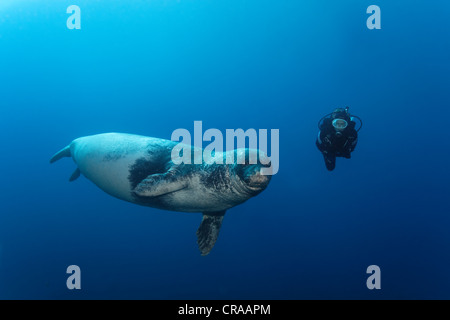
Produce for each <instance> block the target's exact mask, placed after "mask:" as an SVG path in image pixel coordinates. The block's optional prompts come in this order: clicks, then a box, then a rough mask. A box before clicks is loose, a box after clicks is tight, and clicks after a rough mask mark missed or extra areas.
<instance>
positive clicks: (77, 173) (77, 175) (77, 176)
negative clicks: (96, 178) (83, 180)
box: [69, 168, 81, 182]
mask: <svg viewBox="0 0 450 320" xmlns="http://www.w3.org/2000/svg"><path fill="white" fill-rule="evenodd" d="M80 173H81V172H80V169H78V168H76V169H75V171H74V172H73V173H72V175H71V176H70V178H69V181H70V182H72V181H75V180H77V179H78V178H79V177H80Z"/></svg>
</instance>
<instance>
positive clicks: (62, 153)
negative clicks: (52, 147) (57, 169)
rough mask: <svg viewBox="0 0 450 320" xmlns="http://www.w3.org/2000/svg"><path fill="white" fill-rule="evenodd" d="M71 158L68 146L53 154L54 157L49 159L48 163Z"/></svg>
mask: <svg viewBox="0 0 450 320" xmlns="http://www.w3.org/2000/svg"><path fill="white" fill-rule="evenodd" d="M71 156H72V155H71V154H70V145H68V146H67V147H65V148H64V149H62V150H60V151H58V152H57V153H55V155H54V156H53V157H52V158H51V159H50V163H53V162H55V161H58V160H59V159H61V158H65V157H71Z"/></svg>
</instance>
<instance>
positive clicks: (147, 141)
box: [50, 133, 271, 255]
mask: <svg viewBox="0 0 450 320" xmlns="http://www.w3.org/2000/svg"><path fill="white" fill-rule="evenodd" d="M177 144H178V143H177V142H174V141H170V140H164V139H159V138H152V137H144V136H138V135H132V134H124V133H104V134H98V135H93V136H87V137H82V138H78V139H75V140H73V141H72V142H71V143H70V144H69V145H68V146H67V147H65V148H64V149H62V150H61V151H59V152H58V153H56V154H55V155H54V156H53V157H52V159H51V160H50V162H51V163H53V162H55V161H57V160H59V159H61V158H63V157H72V159H73V160H74V161H75V163H76V165H77V169H76V170H75V172H74V173H73V174H72V176H71V177H70V181H73V180H75V179H77V178H78V177H79V176H80V174H83V175H84V176H85V177H86V178H88V179H89V180H91V181H92V182H93V183H95V184H96V185H97V186H98V187H99V188H100V189H102V190H103V191H105V192H107V193H108V194H110V195H112V196H114V197H116V198H119V199H122V200H125V201H129V202H132V203H136V204H139V205H144V206H149V207H153V208H158V209H164V210H172V211H181V212H202V213H203V220H202V223H201V225H200V227H199V229H198V230H197V236H198V241H197V242H198V244H199V248H200V251H201V253H202V255H206V254H208V253H209V252H210V251H211V249H212V247H213V246H214V244H215V241H216V240H217V237H218V234H219V230H220V227H221V224H222V220H223V216H224V214H225V211H226V210H227V209H229V208H232V207H234V206H236V205H238V204H241V203H243V202H244V201H246V200H248V199H250V198H251V197H253V196H255V195H257V194H259V193H260V192H261V191H263V190H264V189H265V188H266V187H267V185H268V184H269V181H270V178H271V177H270V176H267V175H261V174H260V169H261V168H262V167H268V166H270V164H269V165H262V164H261V163H258V164H248V156H249V154H251V153H258V154H259V155H260V157H261V156H264V155H263V154H262V153H261V152H259V151H258V150H251V149H236V150H232V151H228V152H226V153H220V154H219V153H218V154H217V155H216V156H222V157H223V158H224V159H225V158H226V157H227V156H230V152H231V153H234V159H235V162H234V163H233V164H207V163H205V162H204V161H201V164H179V165H176V164H174V163H173V162H172V159H171V154H172V149H173V148H174V146H176V145H177ZM197 150H199V149H197ZM193 155H195V156H199V155H200V156H201V153H195V152H193ZM238 155H246V156H247V157H246V162H245V163H244V164H237V163H236V159H237V158H238ZM193 163H194V162H193ZM224 163H225V161H224Z"/></svg>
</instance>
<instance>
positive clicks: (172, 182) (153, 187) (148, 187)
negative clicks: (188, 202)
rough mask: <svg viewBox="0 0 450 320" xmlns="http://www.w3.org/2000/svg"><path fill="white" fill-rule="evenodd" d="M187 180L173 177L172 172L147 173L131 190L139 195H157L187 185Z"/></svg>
mask: <svg viewBox="0 0 450 320" xmlns="http://www.w3.org/2000/svg"><path fill="white" fill-rule="evenodd" d="M187 184H188V183H187V181H186V180H184V179H180V178H179V177H178V178H177V177H174V175H173V173H172V172H167V173H157V174H152V175H149V176H148V177H147V178H145V179H144V180H142V181H141V182H140V183H139V184H138V185H137V186H136V188H134V190H133V192H134V193H135V194H136V195H138V196H140V197H157V196H161V195H163V194H167V193H172V192H175V191H178V190H181V189H184V188H186V187H187Z"/></svg>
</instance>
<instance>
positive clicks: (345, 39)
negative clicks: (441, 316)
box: [0, 0, 450, 299]
mask: <svg viewBox="0 0 450 320" xmlns="http://www.w3.org/2000/svg"><path fill="white" fill-rule="evenodd" d="M71 4H77V5H79V6H80V7H81V10H82V13H81V14H82V22H81V23H82V29H81V30H68V29H67V28H66V19H67V18H68V16H69V15H68V14H67V13H66V8H67V7H68V6H69V5H71ZM371 4H377V5H379V6H380V7H381V11H382V21H381V23H382V29H381V30H368V29H367V27H366V19H367V17H368V14H366V9H367V7H368V6H369V5H371ZM449 10H450V3H449V2H448V1H445V0H442V1H438V0H434V1H425V0H423V1H384V0H377V1H361V0H353V1H350V0H346V1H339V2H338V1H313V0H310V1H295V0H290V1H288V0H284V1H274V0H272V1H267V0H246V1H245V0H230V1H213V0H203V1H193V0H191V1H189V0H179V1H175V0H165V1H163V0H158V1H157V0H155V1H132V2H128V1H124V0H121V1H119V0H116V1H95V2H94V1H87V0H70V1H67V0H61V1H57V2H56V1H54V2H51V1H48V3H47V4H38V3H36V2H35V1H18V0H14V1H12V0H1V2H0V110H1V114H0V125H1V133H2V134H1V137H2V139H1V142H0V143H1V158H0V168H1V174H2V180H1V181H2V183H1V184H0V188H1V189H0V195H1V201H0V208H1V212H0V298H3V299H11V298H15V299H17V298H19V299H21V298H28V299H47V298H64V299H72V298H106V299H107V298H146V299H307V298H325V299H328V298H330V299H335V298H340V299H356V298H362V299H372V298H374V299H379V298H385V299H394V298H402V299H405V298H406V299H417V298H439V299H448V298H450V276H449V270H450V252H449V245H450V233H449V227H450V210H449V209H450V205H449V204H448V201H449V191H450V187H449V181H450V173H449V169H448V163H449V156H450V151H449V148H450V142H449V138H450V135H449V131H448V124H449V119H448V118H449V116H450V111H449V102H450V90H449V85H450V76H449V72H450V62H449V56H450V24H449V21H448V17H449V16H448V12H449ZM346 105H348V106H350V110H351V111H352V112H353V113H355V114H357V115H359V116H360V117H361V118H362V119H363V120H364V128H363V129H362V131H361V132H360V139H359V143H358V146H357V148H356V150H355V152H354V153H353V157H352V159H350V160H346V159H338V161H337V167H336V170H335V171H333V172H328V171H327V170H326V169H325V166H324V163H323V159H322V156H321V154H320V152H319V151H318V150H317V149H316V147H315V144H314V141H315V138H316V135H317V127H316V126H317V121H318V120H319V118H320V117H322V116H323V115H324V114H326V113H328V112H330V111H331V110H332V109H333V108H335V107H339V106H346ZM194 120H202V121H203V126H204V128H205V129H207V128H218V129H221V130H224V129H226V128H244V129H248V128H268V129H270V128H276V129H280V137H281V141H280V171H279V173H278V174H277V175H276V176H274V177H273V179H272V182H271V184H270V185H269V187H268V188H267V190H265V191H264V192H263V193H262V194H261V195H259V196H257V197H256V198H254V199H251V200H249V201H248V202H246V203H244V204H243V205H240V206H238V207H236V208H233V209H231V210H229V212H228V214H227V215H226V217H225V219H224V223H223V227H222V230H221V235H220V237H219V240H218V242H217V244H216V246H215V248H214V249H213V251H212V253H211V254H210V255H209V256H206V257H201V256H200V254H199V251H198V249H197V245H196V236H195V231H196V229H197V227H198V225H199V223H200V220H201V215H200V214H186V213H174V212H165V211H161V210H156V209H151V208H146V207H139V206H136V205H133V204H129V203H126V202H122V201H120V200H117V199H115V198H112V197H110V196H108V195H107V194H105V193H104V192H102V191H101V190H99V189H98V188H96V187H95V186H94V185H93V184H92V183H91V182H90V181H88V180H87V179H85V178H83V177H82V178H80V179H79V180H77V181H76V182H73V183H69V182H68V178H69V176H70V174H71V173H72V171H73V170H74V169H75V166H74V163H73V162H72V161H71V160H68V159H66V160H64V161H60V162H58V163H56V164H54V165H52V166H50V165H49V163H48V161H49V158H50V157H51V156H52V154H53V153H54V152H56V151H58V150H59V149H60V148H62V147H64V146H65V145H67V144H68V143H69V142H70V141H71V140H73V139H74V138H77V137H80V136H84V135H89V134H95V133H102V132H110V131H116V132H129V133H135V134H142V135H147V136H155V137H160V138H166V139H170V135H171V133H172V131H173V130H174V129H177V128H186V129H189V130H192V129H193V121H194ZM71 264H76V265H79V266H80V267H81V271H82V290H79V291H69V290H68V289H67V288H66V278H67V277H68V275H67V274H66V273H65V271H66V268H67V266H69V265H71ZM371 264H376V265H379V266H380V268H381V272H382V280H381V286H382V289H381V290H378V291H370V290H368V289H367V288H366V278H367V276H368V275H367V274H366V268H367V267H368V266H369V265H371Z"/></svg>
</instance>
